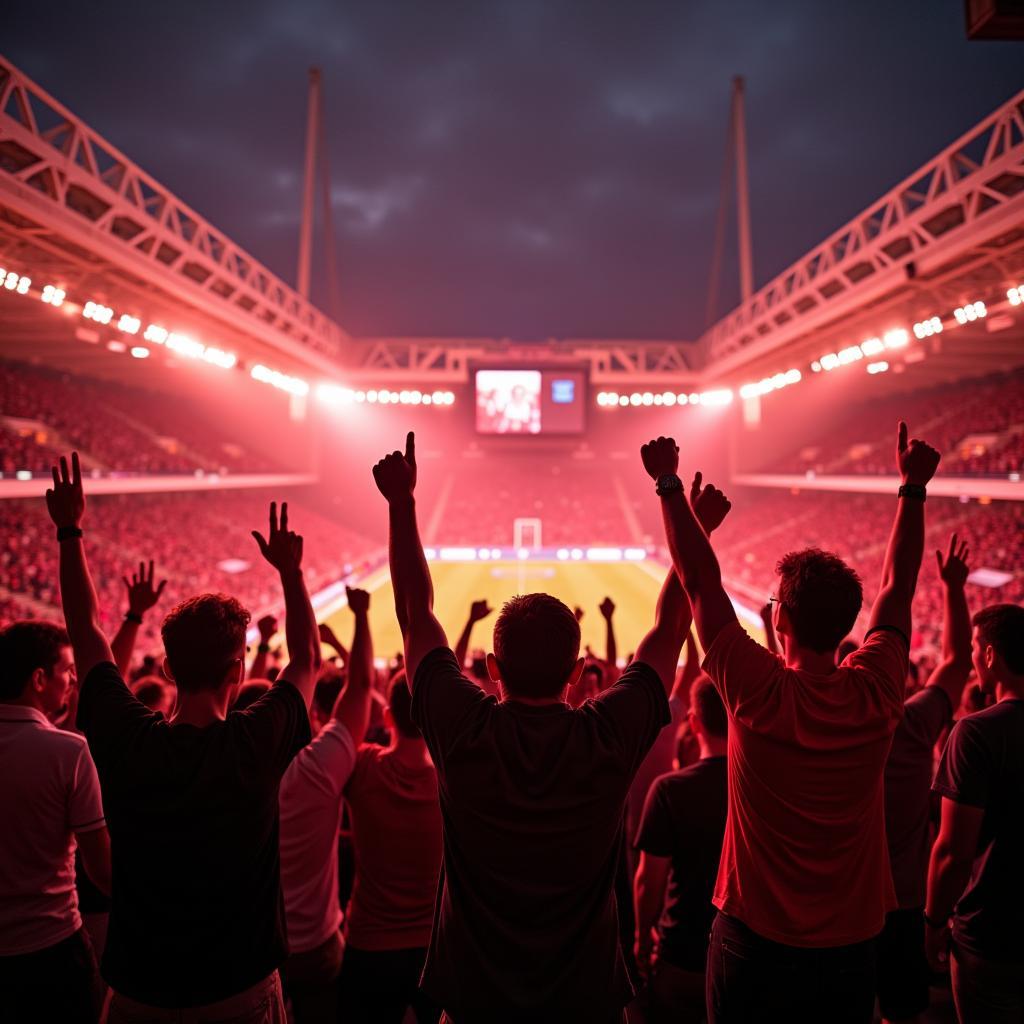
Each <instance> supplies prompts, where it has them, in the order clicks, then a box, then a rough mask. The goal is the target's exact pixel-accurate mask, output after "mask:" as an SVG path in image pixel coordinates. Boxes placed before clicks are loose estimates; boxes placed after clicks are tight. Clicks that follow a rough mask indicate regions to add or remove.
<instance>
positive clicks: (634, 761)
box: [580, 661, 672, 773]
mask: <svg viewBox="0 0 1024 1024" xmlns="http://www.w3.org/2000/svg"><path fill="white" fill-rule="evenodd" d="M580 711H582V712H583V713H584V714H589V715H594V716H596V717H597V719H598V721H599V722H600V724H601V727H602V730H603V731H604V732H605V733H606V734H607V735H609V736H610V737H611V739H612V742H613V744H614V746H615V747H617V748H618V750H619V752H620V756H621V758H622V762H623V765H624V767H625V769H626V770H627V771H628V772H630V773H633V772H635V771H636V769H637V768H639V766H640V762H641V761H642V760H643V759H644V757H645V756H646V755H647V752H648V751H649V750H650V749H651V747H652V746H653V745H654V741H655V740H656V739H657V738H658V733H659V732H661V730H662V729H663V728H664V727H665V726H666V725H668V724H669V722H671V720H672V715H671V713H670V711H669V706H668V698H667V697H666V696H665V686H664V684H663V683H662V681H661V677H660V676H659V675H658V673H657V672H655V671H654V669H653V668H651V666H650V665H646V664H644V662H642V661H634V662H633V663H632V664H631V665H630V666H629V668H627V669H626V670H625V672H623V673H622V675H621V676H620V677H619V680H618V682H617V683H615V685H614V686H609V687H608V689H606V690H603V691H602V692H601V693H599V694H598V695H597V696H596V697H594V698H593V699H592V700H588V701H587V702H586V703H585V704H584V705H583V706H582V708H580Z"/></svg>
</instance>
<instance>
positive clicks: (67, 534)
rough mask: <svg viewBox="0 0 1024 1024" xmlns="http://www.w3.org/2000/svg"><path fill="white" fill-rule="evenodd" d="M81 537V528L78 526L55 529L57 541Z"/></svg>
mask: <svg viewBox="0 0 1024 1024" xmlns="http://www.w3.org/2000/svg"><path fill="white" fill-rule="evenodd" d="M81 536H82V528H81V527H80V526H58V527H57V540H74V539H75V538H76V537H81Z"/></svg>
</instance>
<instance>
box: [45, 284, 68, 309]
mask: <svg viewBox="0 0 1024 1024" xmlns="http://www.w3.org/2000/svg"><path fill="white" fill-rule="evenodd" d="M64 294H65V293H64V289H63V288H58V287H57V286H56V285H53V284H48V285H46V287H45V288H43V294H42V295H40V296H39V298H40V299H42V300H43V302H45V303H47V304H49V305H51V306H63V305H64Z"/></svg>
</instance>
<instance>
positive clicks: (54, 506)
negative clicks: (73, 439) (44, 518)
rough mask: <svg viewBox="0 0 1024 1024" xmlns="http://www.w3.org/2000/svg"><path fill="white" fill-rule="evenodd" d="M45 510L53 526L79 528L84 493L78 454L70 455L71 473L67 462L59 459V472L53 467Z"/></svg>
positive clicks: (83, 513) (83, 506)
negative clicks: (51, 485)
mask: <svg viewBox="0 0 1024 1024" xmlns="http://www.w3.org/2000/svg"><path fill="white" fill-rule="evenodd" d="M46 510H47V512H49V513H50V518H51V519H52V520H53V525H54V526H56V527H57V529H58V530H59V529H60V528H61V527H62V526H80V525H81V523H82V517H83V516H84V515H85V492H84V491H83V490H82V467H81V466H80V465H79V464H78V452H72V453H71V472H70V473H69V472H68V460H67V459H66V458H65V457H64V456H63V455H62V456H61V457H60V472H59V473H58V471H57V467H56V466H54V467H53V487H51V488H50V489H49V490H47V492H46Z"/></svg>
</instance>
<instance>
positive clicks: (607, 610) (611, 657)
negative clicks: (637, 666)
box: [598, 597, 619, 668]
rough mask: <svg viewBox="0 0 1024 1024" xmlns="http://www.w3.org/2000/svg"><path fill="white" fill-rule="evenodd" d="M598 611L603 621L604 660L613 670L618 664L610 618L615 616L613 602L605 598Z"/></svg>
mask: <svg viewBox="0 0 1024 1024" xmlns="http://www.w3.org/2000/svg"><path fill="white" fill-rule="evenodd" d="M598 611H599V612H600V613H601V618H603V619H604V636H605V648H604V649H605V656H604V660H605V662H606V663H607V664H608V665H610V666H611V667H612V668H615V667H616V666H617V665H618V664H619V648H618V645H617V644H616V642H615V624H614V623H613V622H612V616H613V615H614V614H615V602H614V601H613V600H612V599H611V598H610V597H606V598H605V599H604V600H603V601H602V602H601V604H600V605H599V607H598Z"/></svg>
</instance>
